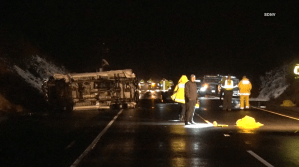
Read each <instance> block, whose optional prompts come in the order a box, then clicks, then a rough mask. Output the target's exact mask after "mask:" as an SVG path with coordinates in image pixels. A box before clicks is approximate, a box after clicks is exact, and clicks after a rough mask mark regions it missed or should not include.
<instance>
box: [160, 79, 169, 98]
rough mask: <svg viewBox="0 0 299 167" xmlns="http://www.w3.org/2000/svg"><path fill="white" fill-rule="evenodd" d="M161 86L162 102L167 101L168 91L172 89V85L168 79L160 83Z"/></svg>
mask: <svg viewBox="0 0 299 167" xmlns="http://www.w3.org/2000/svg"><path fill="white" fill-rule="evenodd" d="M160 85H161V91H162V92H161V94H162V102H165V101H166V97H167V91H168V89H169V88H170V83H169V82H168V80H167V79H165V78H163V79H162V80H161V81H160Z"/></svg>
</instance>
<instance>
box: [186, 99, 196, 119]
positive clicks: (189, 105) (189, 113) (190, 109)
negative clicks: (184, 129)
mask: <svg viewBox="0 0 299 167" xmlns="http://www.w3.org/2000/svg"><path fill="white" fill-rule="evenodd" d="M195 104H196V101H195V100H190V101H186V103H185V106H186V118H185V123H187V122H190V123H191V122H192V121H193V115H194V109H195Z"/></svg>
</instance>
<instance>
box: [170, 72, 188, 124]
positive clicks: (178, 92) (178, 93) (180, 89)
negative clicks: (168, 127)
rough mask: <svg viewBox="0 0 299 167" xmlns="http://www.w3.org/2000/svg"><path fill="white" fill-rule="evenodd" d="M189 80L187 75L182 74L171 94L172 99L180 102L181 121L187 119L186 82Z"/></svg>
mask: <svg viewBox="0 0 299 167" xmlns="http://www.w3.org/2000/svg"><path fill="white" fill-rule="evenodd" d="M186 82H188V78H187V76H186V75H182V76H181V78H180V80H179V82H178V84H177V85H176V86H175V88H174V93H173V95H172V96H171V99H172V100H174V101H175V102H178V104H179V106H180V121H184V120H185V113H186V107H185V83H186Z"/></svg>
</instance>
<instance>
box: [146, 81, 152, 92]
mask: <svg viewBox="0 0 299 167" xmlns="http://www.w3.org/2000/svg"><path fill="white" fill-rule="evenodd" d="M146 82H147V84H148V88H147V89H148V90H152V83H153V80H152V79H151V78H150V79H149V80H148V81H146Z"/></svg>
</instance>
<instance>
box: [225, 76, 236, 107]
mask: <svg viewBox="0 0 299 167" xmlns="http://www.w3.org/2000/svg"><path fill="white" fill-rule="evenodd" d="M222 88H223V89H224V97H223V111H226V110H228V111H231V106H232V98H233V88H234V82H233V80H232V79H231V76H230V75H228V76H227V79H226V80H225V82H224V86H222Z"/></svg>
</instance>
